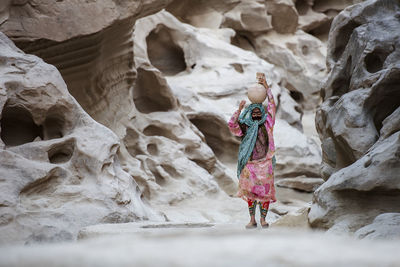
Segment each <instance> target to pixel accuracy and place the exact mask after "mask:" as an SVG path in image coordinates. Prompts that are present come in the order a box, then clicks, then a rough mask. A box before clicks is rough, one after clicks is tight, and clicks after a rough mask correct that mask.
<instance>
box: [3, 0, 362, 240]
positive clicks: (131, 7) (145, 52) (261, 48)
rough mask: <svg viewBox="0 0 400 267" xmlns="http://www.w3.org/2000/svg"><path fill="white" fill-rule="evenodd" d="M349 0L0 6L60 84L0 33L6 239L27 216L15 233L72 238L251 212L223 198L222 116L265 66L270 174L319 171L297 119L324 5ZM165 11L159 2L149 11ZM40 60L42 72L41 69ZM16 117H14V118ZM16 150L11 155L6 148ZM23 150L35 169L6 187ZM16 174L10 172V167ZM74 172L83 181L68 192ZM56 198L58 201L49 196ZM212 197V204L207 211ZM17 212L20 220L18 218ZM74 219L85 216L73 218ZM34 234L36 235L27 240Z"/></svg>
mask: <svg viewBox="0 0 400 267" xmlns="http://www.w3.org/2000/svg"><path fill="white" fill-rule="evenodd" d="M351 2H353V1H350V0H343V1H341V3H342V4H343V5H341V6H337V5H336V4H335V3H333V2H332V1H328V2H326V3H325V2H324V3H322V1H307V2H306V3H305V1H300V0H299V1H296V3H293V2H292V1H290V0H273V1H272V0H268V1H266V2H260V1H255V0H254V1H253V0H246V1H240V0H223V1H212V0H209V1H206V0H202V1H190V0H185V1H181V0H174V1H173V0H163V1H154V0H141V1H134V2H132V1H128V0H122V1H121V0H119V1H116V0H105V1H101V2H99V1H94V2H93V1H84V2H82V1H49V0H48V1H41V2H35V1H5V2H4V3H2V4H0V31H2V32H4V33H5V34H6V35H7V36H8V37H9V38H10V39H11V40H12V41H13V42H15V44H16V45H17V47H19V48H20V49H22V50H23V51H24V52H25V53H27V54H34V55H36V56H38V57H40V58H42V59H43V60H44V61H45V62H46V63H49V64H52V65H54V66H55V67H56V68H57V69H58V71H59V72H60V74H61V76H62V78H63V79H64V81H65V84H64V82H63V81H62V80H61V78H60V75H59V73H58V72H56V70H55V69H54V68H53V67H51V66H50V65H47V64H45V63H44V62H42V61H40V60H39V59H38V58H35V57H33V56H30V55H25V54H23V53H22V52H21V51H19V50H17V49H16V48H15V47H14V46H13V45H12V44H11V43H10V41H9V40H6V38H5V37H4V36H2V40H4V41H2V44H3V46H4V47H7V50H4V51H3V50H2V51H0V53H2V54H1V55H2V58H3V60H2V61H1V62H0V63H1V64H2V66H5V67H4V68H3V69H2V70H3V71H4V73H6V72H7V73H12V74H13V75H14V76H15V77H14V76H12V78H9V77H8V76H4V77H0V81H1V82H2V84H4V86H3V87H4V89H3V90H4V93H3V94H2V97H3V99H4V101H3V102H2V105H3V106H4V107H3V108H2V111H1V138H2V142H3V143H4V144H3V145H2V148H1V150H0V151H1V153H5V154H3V155H4V156H3V157H4V158H7V159H8V160H12V159H13V158H15V157H17V158H18V160H15V161H13V162H8V163H4V165H1V166H0V172H4V173H5V176H4V177H6V178H5V179H4V181H3V182H4V183H5V184H9V183H11V185H9V187H7V188H12V190H11V191H10V192H13V194H14V195H13V198H12V199H13V201H14V202H10V203H8V202H7V203H6V204H4V205H6V206H2V207H1V210H0V216H1V218H3V219H2V221H3V222H4V223H2V224H1V225H2V226H4V227H3V229H11V230H10V234H9V236H8V237H9V238H11V237H13V233H15V232H16V231H18V229H19V228H18V227H20V225H25V224H26V225H28V224H29V223H27V222H25V221H24V220H26V221H28V220H31V221H34V222H35V223H31V224H29V227H28V226H27V227H25V228H24V229H25V230H24V231H21V232H20V235H15V239H18V240H41V239H44V240H51V239H68V238H75V236H74V234H75V233H76V229H78V228H79V227H81V226H83V225H88V224H94V223H98V222H121V221H127V220H141V219H147V218H150V219H154V220H171V221H185V220H191V221H229V220H232V218H235V216H237V215H236V214H238V213H239V211H240V213H243V215H244V216H246V214H245V213H244V210H245V208H246V207H245V206H240V204H238V203H239V202H240V203H241V204H243V203H242V202H241V200H238V199H234V198H232V197H231V196H232V195H234V194H235V192H236V187H237V182H236V177H235V172H234V168H235V164H236V152H237V148H238V145H239V140H238V139H236V138H235V137H233V136H232V135H231V134H230V132H229V131H228V128H227V125H226V122H227V120H228V118H229V116H230V115H231V114H232V112H233V111H234V110H235V109H236V108H237V106H238V103H239V101H240V100H241V99H246V98H247V97H246V96H245V92H246V88H247V87H248V86H249V85H250V84H251V83H253V82H254V81H255V72H257V71H262V72H265V73H266V74H267V78H268V82H269V83H270V84H271V86H272V90H273V93H274V95H275V97H276V102H277V103H278V113H277V118H278V119H277V122H276V127H275V135H276V146H277V147H278V149H277V167H276V175H277V177H297V176H301V175H305V176H307V177H317V176H318V175H319V164H320V160H321V152H320V149H319V147H318V145H317V142H315V141H314V139H313V138H310V136H306V135H305V134H304V133H303V125H304V123H303V122H302V119H303V118H302V117H303V113H304V110H307V112H311V111H312V110H313V109H314V108H315V107H316V106H317V104H318V95H317V90H318V88H319V81H320V80H322V79H323V78H324V77H325V75H326V68H325V66H324V65H323V64H321V62H322V61H323V60H324V58H325V44H324V43H323V41H321V40H323V38H322V37H321V36H322V35H323V34H325V33H326V31H327V29H326V25H330V21H331V18H332V16H333V15H332V14H333V13H334V12H336V11H339V10H341V9H343V8H344V6H346V5H347V4H348V3H351ZM317 7H318V8H317ZM162 8H165V11H161V12H159V13H157V14H155V15H152V14H154V13H156V12H158V11H159V10H161V9H162ZM311 9H312V11H310V10H311ZM300 10H301V12H300ZM304 10H305V11H304ZM332 10H335V11H334V12H333V11H332ZM303 11H304V12H303ZM332 12H333V13H332ZM310 14H311V15H310ZM315 14H317V15H315ZM335 14H336V13H335ZM331 15H332V16H331ZM140 18H141V19H140ZM310 33H312V34H315V36H316V37H314V36H312V35H311V34H310ZM317 37H318V38H320V39H321V40H320V39H318V38H317ZM10 47H11V48H10ZM246 50H247V51H246ZM7 51H14V52H7ZM8 53H11V54H12V56H10V55H11V54H10V55H9V54H8ZM16 55H18V56H16ZM14 61H17V62H16V63H15V66H13V65H12V64H14V63H12V62H14ZM32 62H33V63H32ZM20 64H22V65H21V66H20ZM36 65H38V66H42V67H41V68H42V69H41V70H40V71H39V70H38V71H37V72H36V70H35V68H34V66H36ZM13 68H14V69H15V68H17V69H18V70H13ZM31 68H33V70H31ZM46 71H48V72H49V73H52V75H51V76H49V75H45V73H46ZM24 73H30V74H29V75H33V76H34V78H32V81H35V83H34V84H30V83H31V81H30V80H25V79H23V78H22V76H23V75H25V74H24ZM18 75H19V76H18ZM33 76H32V77H33ZM53 76H54V77H53ZM8 79H11V80H8ZM10 81H11V83H10ZM13 81H18V84H22V85H23V89H20V87H18V86H16V85H15V84H16V83H15V82H13ZM52 84H55V85H54V86H50V85H52ZM65 85H66V86H67V87H66V86H65ZM49 86H50V89H47V87H49ZM67 88H68V91H69V93H70V94H71V95H72V96H73V97H74V98H75V99H76V101H75V100H74V99H73V98H72V97H71V96H70V95H69V94H68V93H67ZM21 90H22V91H21ZM20 94H22V96H20ZM25 94H26V95H25ZM15 99H17V100H18V101H17V100H15ZM39 99H40V100H41V101H39ZM13 101H14V102H13ZM19 101H22V102H19ZM21 103H22V104H21ZM57 103H64V104H63V105H64V106H62V105H61V107H59V106H58V105H60V104H57ZM79 105H80V106H81V107H82V108H83V110H84V111H85V112H87V114H89V115H90V116H91V117H92V118H93V119H94V120H95V121H96V122H99V123H101V124H102V125H104V126H105V127H108V128H109V129H110V130H111V131H112V132H111V131H109V130H108V129H107V128H105V127H103V126H102V125H99V124H97V123H96V122H95V121H93V120H92V119H91V118H90V117H89V116H88V115H87V114H86V113H85V112H84V111H83V110H82V109H81V108H80V107H79ZM53 106H55V107H53ZM17 119H18V120H20V121H21V123H20V124H15V120H17ZM24 129H29V131H28V130H27V131H25V130H24ZM25 132H26V135H25ZM22 133H23V134H22ZM365 145H367V143H365ZM11 152H12V153H15V154H16V155H17V156H8V155H9V153H11ZM20 161H21V162H22V161H24V162H27V163H26V166H30V165H31V164H33V165H34V168H36V169H38V171H34V172H29V175H28V177H31V178H29V179H28V180H29V181H31V180H32V181H36V180H38V182H35V183H34V184H33V187H31V186H27V184H24V185H21V184H22V182H21V184H20V183H18V184H14V182H15V180H19V179H22V180H24V181H25V182H24V183H27V182H26V181H27V180H26V178H24V177H26V169H25V168H24V166H25V164H20V163H19V162H20ZM31 161H32V162H36V163H32V162H31ZM1 162H2V164H3V160H2V161H1ZM4 162H7V161H4ZM55 165H57V166H58V167H55ZM102 166H103V167H102ZM30 168H31V167H30ZM32 168H33V167H32ZM13 172H14V174H12V173H13ZM10 173H11V174H12V175H11V174H10ZM14 176H15V177H17V178H18V179H15V180H13V179H11V178H10V177H14ZM43 177H45V178H43ZM46 177H47V178H46ZM49 177H56V178H55V179H53V178H51V179H50V178H49ZM60 177H62V178H60ZM76 177H78V178H76ZM79 177H80V178H79ZM10 179H11V180H10ZM74 179H80V180H78V181H75V180H74ZM317 180H318V179H316V181H315V182H319V181H317ZM54 181H56V182H54ZM295 182H296V181H295ZM29 183H31V182H29ZM75 183H77V184H78V185H81V186H77V187H75V186H74V187H73V188H75V189H65V188H66V186H65V185H66V184H73V185H75ZM61 185H62V187H61ZM7 186H8V185H7ZM26 186H27V187H26ZM85 186H88V187H85ZM24 188H27V189H24ZM32 188H33V189H32ZM76 188H77V189H76ZM92 188H93V189H92ZM21 190H22V191H21ZM32 190H33V191H32ZM63 190H67V192H64V191H63ZM68 190H71V191H68ZM74 190H75V191H74ZM79 190H81V191H82V192H81V191H79ZM288 190H289V189H288ZM2 191H3V190H2ZM59 191H60V192H59ZM100 191H104V192H105V193H104V192H103V193H102V194H101V193H99V192H100ZM21 192H22V193H21ZM26 192H29V194H33V193H32V192H36V195H35V197H33V198H34V200H30V199H29V201H26V202H24V203H25V204H23V205H22V204H21V205H22V208H21V209H19V208H17V206H16V205H17V204H16V203H19V201H22V200H23V199H24V198H25V197H26V196H25V195H26ZM71 192H75V193H71ZM76 192H78V193H76ZM7 194H8V193H7ZM54 194H55V195H54ZM57 194H60V196H59V195H57ZM77 195H78V196H77ZM97 195H102V197H101V200H98V198H99V197H98V196H97ZM5 196H6V195H5ZM55 196H57V199H58V200H57V201H52V199H53V197H55ZM31 198H32V197H31ZM79 201H82V203H83V202H85V203H86V202H88V203H90V204H87V206H85V208H82V209H80V208H78V210H79V211H82V212H86V211H87V210H88V209H90V212H92V213H94V212H97V213H96V215H92V213H88V215H87V216H83V215H82V214H81V213H79V212H76V211H75V209H76V208H77V206H79V205H80V204H76V203H80V202H79ZM53 202H54V203H57V205H58V207H61V208H59V210H57V212H61V213H62V214H63V215H62V216H61V215H60V218H64V220H63V221H68V220H70V221H68V224H66V223H65V222H64V224H62V223H61V221H62V220H61V219H60V220H54V223H52V220H53V217H51V216H55V215H54V214H55V211H54V209H55V208H54V207H53V206H51V205H50V204H48V203H53ZM21 203H22V202H21ZM210 203H212V204H213V207H214V209H209V206H210ZM227 203H229V204H230V205H231V207H228V208H227V206H228V205H227ZM232 203H235V204H232ZM236 203H237V204H236ZM301 203H304V201H302V202H301ZM18 205H20V204H18ZM24 205H32V206H33V207H34V208H35V209H36V210H35V212H33V213H29V212H27V211H26V209H27V207H25V206H24ZM48 205H50V206H48ZM75 205H77V206H75ZM91 205H92V206H91ZM96 205H98V207H97V206H96ZM148 206H151V207H152V208H149V207H148ZM70 207H71V208H70ZM242 207H243V208H244V209H242ZM296 208H297V206H296ZM24 209H25V210H24ZM72 209H73V210H74V213H72ZM96 209H101V211H97V210H96ZM280 209H281V207H279V206H275V210H276V211H279V210H280ZM60 210H61V211H60ZM64 210H65V212H64ZM111 210H114V211H115V213H110V211H111ZM69 211H71V213H69ZM88 212H89V211H88ZM285 212H286V213H287V210H286V211H285ZM278 213H279V212H277V214H275V213H274V212H271V213H270V215H269V216H271V217H272V218H273V219H276V218H277V217H279V215H278ZM19 214H20V215H19ZM279 214H283V213H279ZM301 214H303V213H301ZM17 215H18V216H20V217H21V218H22V217H24V216H25V217H24V218H25V219H24V220H22V219H20V220H19V221H17V220H16V219H15V216H17ZM35 216H42V217H35ZM46 216H48V217H46ZM63 216H64V217H63ZM77 217H79V218H85V220H83V219H82V220H78V219H77V220H78V221H74V220H75V219H74V218H77ZM66 218H67V219H66ZM65 229H67V230H65ZM13 231H14V232H13ZM1 232H2V233H5V231H3V230H1ZM29 232H31V233H32V232H36V233H39V234H38V235H33V236H31V237H29V235H28V233H29Z"/></svg>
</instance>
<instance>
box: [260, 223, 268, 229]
mask: <svg viewBox="0 0 400 267" xmlns="http://www.w3.org/2000/svg"><path fill="white" fill-rule="evenodd" d="M260 224H261V228H268V227H269V224H268V223H267V222H265V223H264V224H262V223H260Z"/></svg>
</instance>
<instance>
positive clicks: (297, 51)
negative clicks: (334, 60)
mask: <svg viewBox="0 0 400 267" xmlns="http://www.w3.org/2000/svg"><path fill="white" fill-rule="evenodd" d="M254 43H255V50H256V53H257V54H258V55H259V56H260V57H261V58H263V59H265V60H267V61H268V62H271V63H272V64H274V65H275V69H276V70H277V71H278V72H279V73H280V74H281V76H282V77H283V78H282V80H283V82H282V85H283V86H285V87H286V88H287V89H289V90H290V91H291V92H293V94H294V97H295V98H296V100H297V101H298V102H299V103H301V104H302V106H303V108H306V109H310V110H313V109H315V107H316V105H317V104H318V100H319V92H318V90H319V88H320V83H321V81H322V80H323V79H324V78H325V77H326V67H325V56H326V50H325V49H326V45H325V44H324V43H322V42H321V41H320V40H319V39H317V38H315V37H313V36H312V35H309V34H307V33H305V32H303V31H301V30H298V31H297V32H296V33H295V34H278V33H276V32H273V31H271V32H269V33H266V34H261V35H259V36H257V37H256V38H255V39H254Z"/></svg>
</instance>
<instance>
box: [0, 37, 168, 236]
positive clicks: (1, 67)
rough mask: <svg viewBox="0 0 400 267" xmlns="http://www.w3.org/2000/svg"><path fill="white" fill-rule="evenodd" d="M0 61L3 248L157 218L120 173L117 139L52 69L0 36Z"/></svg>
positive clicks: (0, 159) (1, 224)
mask: <svg viewBox="0 0 400 267" xmlns="http://www.w3.org/2000/svg"><path fill="white" fill-rule="evenodd" d="M0 59H1V60H0V77H1V78H0V118H1V121H0V122H1V125H0V126H1V140H0V176H1V181H0V184H1V186H0V188H1V194H0V195H1V199H0V218H1V219H0V222H1V223H0V229H1V230H0V237H1V238H0V240H1V243H8V242H11V241H20V242H21V241H22V242H23V241H25V242H28V243H29V242H35V241H58V240H66V239H75V237H76V234H77V231H78V230H79V229H80V228H81V227H83V226H86V225H91V224H96V223H101V222H109V223H113V222H128V221H136V220H145V219H156V218H157V216H158V217H160V215H157V214H156V213H155V212H154V211H152V210H151V208H149V207H148V205H146V204H144V203H143V202H142V201H141V194H140V191H139V188H138V186H137V184H136V183H135V181H134V180H133V179H132V177H131V176H130V175H129V174H128V173H127V172H125V171H124V170H123V169H122V167H121V162H120V159H119V157H118V155H117V152H118V150H119V147H120V142H119V139H118V137H117V136H116V135H115V134H114V133H113V132H112V131H110V130H109V129H107V128H106V127H104V126H103V125H101V124H99V123H97V122H96V121H94V120H93V119H92V118H90V117H89V115H88V114H87V113H86V112H84V111H83V109H82V108H81V107H80V106H79V104H78V103H77V102H76V100H75V99H74V98H73V97H71V95H70V94H69V93H68V90H67V87H66V85H65V83H64V81H63V80H62V77H61V75H60V74H59V72H58V71H57V69H56V68H55V67H54V66H51V65H48V64H46V63H44V62H43V61H42V60H41V59H39V58H38V57H36V56H32V55H26V54H24V53H23V52H22V51H21V50H19V49H18V48H17V47H15V45H14V44H13V43H12V42H11V41H10V40H9V39H8V38H7V37H6V36H5V35H3V34H2V33H0Z"/></svg>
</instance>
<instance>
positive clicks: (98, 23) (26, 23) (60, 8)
mask: <svg viewBox="0 0 400 267" xmlns="http://www.w3.org/2000/svg"><path fill="white" fill-rule="evenodd" d="M171 1H172V0H162V1H154V0H140V1H133V2H132V1H129V0H122V1H116V0H103V1H101V2H98V1H79V0H70V1H52V0H44V1H39V2H37V1H35V2H33V3H32V2H31V1H8V0H7V1H5V2H4V1H2V4H1V6H0V12H1V10H2V13H3V15H2V17H3V18H2V22H3V23H2V24H1V25H0V31H2V32H4V33H5V34H6V35H7V36H9V37H10V38H13V39H14V40H17V39H18V40H21V41H25V40H38V39H47V40H54V41H57V42H60V41H65V40H68V39H71V38H73V37H79V36H83V35H89V34H93V33H97V32H99V31H101V30H103V29H105V28H107V27H109V26H111V25H113V24H114V23H117V22H118V21H121V20H124V19H128V20H132V19H133V20H134V19H137V18H139V17H143V16H146V15H148V14H151V13H153V12H154V11H158V10H160V9H162V8H163V7H165V6H166V5H167V4H169V3H170V2H171ZM5 18H7V19H5ZM60 29H61V30H60Z"/></svg>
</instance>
